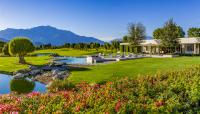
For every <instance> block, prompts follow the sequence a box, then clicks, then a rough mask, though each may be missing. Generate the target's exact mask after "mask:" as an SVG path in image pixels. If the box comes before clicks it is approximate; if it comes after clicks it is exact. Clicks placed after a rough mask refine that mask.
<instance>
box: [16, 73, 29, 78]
mask: <svg viewBox="0 0 200 114" xmlns="http://www.w3.org/2000/svg"><path fill="white" fill-rule="evenodd" d="M26 76H28V74H27V73H26V74H23V73H17V74H15V75H14V79H21V78H25V77H26Z"/></svg>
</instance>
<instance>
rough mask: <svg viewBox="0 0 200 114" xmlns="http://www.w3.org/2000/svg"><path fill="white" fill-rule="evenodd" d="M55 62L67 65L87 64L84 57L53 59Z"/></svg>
mask: <svg viewBox="0 0 200 114" xmlns="http://www.w3.org/2000/svg"><path fill="white" fill-rule="evenodd" d="M55 59H56V61H57V62H62V63H67V64H87V60H86V58H85V57H55Z"/></svg>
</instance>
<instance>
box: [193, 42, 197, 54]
mask: <svg viewBox="0 0 200 114" xmlns="http://www.w3.org/2000/svg"><path fill="white" fill-rule="evenodd" d="M196 48H197V45H196V44H194V52H193V54H197V50H196Z"/></svg>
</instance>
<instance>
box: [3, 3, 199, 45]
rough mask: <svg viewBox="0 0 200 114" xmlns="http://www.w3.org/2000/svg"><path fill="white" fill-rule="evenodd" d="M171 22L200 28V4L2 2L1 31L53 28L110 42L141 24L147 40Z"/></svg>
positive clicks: (184, 26)
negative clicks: (130, 28)
mask: <svg viewBox="0 0 200 114" xmlns="http://www.w3.org/2000/svg"><path fill="white" fill-rule="evenodd" d="M169 18H173V19H174V20H175V22H176V23H177V24H178V25H180V26H182V27H183V29H184V30H185V31H187V29H188V28H189V27H200V0H0V29H1V30H2V29H5V28H31V27H35V26H39V25H51V26H55V27H57V28H61V29H65V30H70V31H72V32H74V33H77V34H79V35H85V36H93V37H97V38H99V39H101V40H105V41H109V40H111V39H114V38H120V37H122V36H123V35H125V34H126V33H127V25H128V23H131V22H133V23H135V22H141V23H143V24H144V25H145V26H146V32H147V35H148V36H152V32H153V30H154V29H156V28H158V27H161V26H163V24H164V22H166V21H167V20H168V19H169Z"/></svg>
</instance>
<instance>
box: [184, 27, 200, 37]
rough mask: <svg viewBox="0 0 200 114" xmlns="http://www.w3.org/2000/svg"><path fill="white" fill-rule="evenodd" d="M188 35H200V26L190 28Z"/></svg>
mask: <svg viewBox="0 0 200 114" xmlns="http://www.w3.org/2000/svg"><path fill="white" fill-rule="evenodd" d="M187 33H188V37H200V28H189V29H188V32H187Z"/></svg>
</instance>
